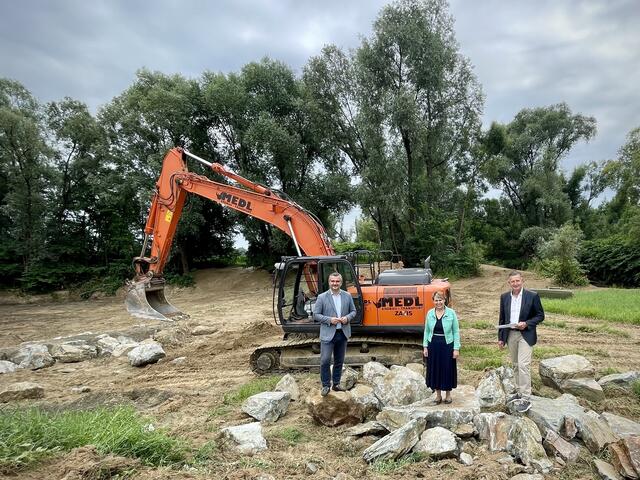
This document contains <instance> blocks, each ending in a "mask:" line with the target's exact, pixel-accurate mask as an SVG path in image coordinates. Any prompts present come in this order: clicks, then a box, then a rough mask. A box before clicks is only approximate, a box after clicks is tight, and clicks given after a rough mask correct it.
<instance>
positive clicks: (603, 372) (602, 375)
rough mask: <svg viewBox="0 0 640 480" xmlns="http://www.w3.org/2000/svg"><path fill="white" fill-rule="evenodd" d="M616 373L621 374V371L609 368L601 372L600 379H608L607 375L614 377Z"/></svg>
mask: <svg viewBox="0 0 640 480" xmlns="http://www.w3.org/2000/svg"><path fill="white" fill-rule="evenodd" d="M614 373H620V370H618V369H617V368H613V367H607V368H603V369H602V370H600V377H606V376H607V375H613V374H614Z"/></svg>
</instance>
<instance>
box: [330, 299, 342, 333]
mask: <svg viewBox="0 0 640 480" xmlns="http://www.w3.org/2000/svg"><path fill="white" fill-rule="evenodd" d="M331 298H332V299H333V305H334V306H335V307H336V314H337V315H338V318H340V316H341V315H340V312H342V299H341V298H340V292H338V294H337V295H335V294H333V293H331ZM336 329H342V323H338V324H337V325H336Z"/></svg>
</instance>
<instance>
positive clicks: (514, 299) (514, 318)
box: [509, 290, 522, 325]
mask: <svg viewBox="0 0 640 480" xmlns="http://www.w3.org/2000/svg"><path fill="white" fill-rule="evenodd" d="M521 307H522V290H520V293H519V294H518V295H514V294H513V293H512V294H511V316H510V317H509V323H510V324H511V325H515V324H516V323H518V322H519V321H520V320H519V318H520V308H521Z"/></svg>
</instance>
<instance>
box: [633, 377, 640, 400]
mask: <svg viewBox="0 0 640 480" xmlns="http://www.w3.org/2000/svg"><path fill="white" fill-rule="evenodd" d="M631 391H632V392H633V394H634V395H635V396H636V398H637V399H638V400H640V380H639V381H636V382H633V383H632V384H631Z"/></svg>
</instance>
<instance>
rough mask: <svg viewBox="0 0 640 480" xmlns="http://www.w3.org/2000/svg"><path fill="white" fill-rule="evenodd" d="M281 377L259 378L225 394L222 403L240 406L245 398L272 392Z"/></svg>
mask: <svg viewBox="0 0 640 480" xmlns="http://www.w3.org/2000/svg"><path fill="white" fill-rule="evenodd" d="M281 378H282V377H279V376H271V377H259V378H254V379H253V380H251V381H250V382H247V383H245V384H244V385H241V386H240V387H238V388H236V389H235V390H233V391H232V392H228V393H225V395H224V399H223V401H222V403H223V404H224V405H228V406H236V405H240V404H241V403H242V402H244V401H245V400H246V399H247V398H249V397H251V396H253V395H255V394H257V393H262V392H269V391H271V390H273V389H274V388H275V386H276V384H277V383H278V382H279V381H280V379H281Z"/></svg>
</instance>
